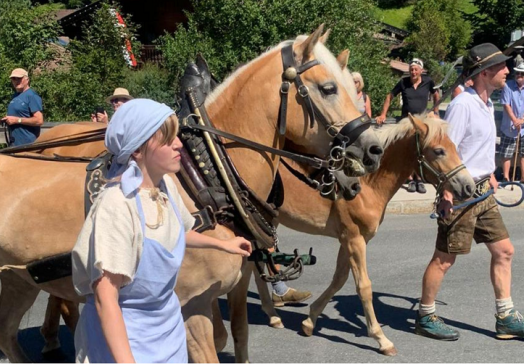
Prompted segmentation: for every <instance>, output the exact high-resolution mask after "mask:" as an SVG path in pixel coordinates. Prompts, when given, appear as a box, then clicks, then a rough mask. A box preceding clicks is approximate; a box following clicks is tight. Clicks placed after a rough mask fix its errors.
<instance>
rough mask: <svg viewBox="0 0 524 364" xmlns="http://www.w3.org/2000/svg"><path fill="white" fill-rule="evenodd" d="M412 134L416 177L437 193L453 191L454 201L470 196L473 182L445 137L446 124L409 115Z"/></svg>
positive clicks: (449, 141)
mask: <svg viewBox="0 0 524 364" xmlns="http://www.w3.org/2000/svg"><path fill="white" fill-rule="evenodd" d="M409 121H410V122H411V124H412V125H413V129H414V131H415V140H416V145H417V153H418V168H417V172H418V173H419V175H420V176H421V177H422V178H424V179H426V180H427V181H428V182H431V183H432V184H433V185H435V186H436V188H437V190H442V189H446V190H448V191H451V192H453V195H454V197H455V198H456V199H458V200H464V199H467V198H469V197H471V196H472V195H473V192H474V191H475V182H474V181H473V178H472V177H471V175H470V174H469V172H468V171H467V170H466V168H465V167H464V166H463V164H462V161H461V160H460V158H459V156H458V153H457V149H456V148H455V144H453V142H452V141H451V139H450V138H449V137H448V135H447V132H446V131H447V124H446V123H445V122H444V121H443V120H440V119H437V118H432V117H424V120H423V121H422V120H421V119H420V118H418V117H415V116H412V115H409Z"/></svg>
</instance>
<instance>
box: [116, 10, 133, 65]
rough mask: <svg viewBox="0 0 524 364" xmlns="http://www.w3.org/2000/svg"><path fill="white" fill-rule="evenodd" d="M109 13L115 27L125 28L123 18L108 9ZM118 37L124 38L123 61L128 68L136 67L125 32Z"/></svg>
mask: <svg viewBox="0 0 524 364" xmlns="http://www.w3.org/2000/svg"><path fill="white" fill-rule="evenodd" d="M109 12H110V13H111V15H112V16H113V19H114V24H115V27H117V28H119V29H122V28H125V27H126V23H125V21H124V18H122V16H121V15H120V14H119V13H118V11H116V10H115V9H109ZM120 36H121V37H122V38H124V45H123V46H122V52H123V53H124V59H125V60H126V62H127V64H128V65H129V67H136V65H137V62H136V59H135V55H134V54H133V49H132V47H131V42H130V41H129V39H128V38H127V35H126V34H125V32H123V31H122V32H120Z"/></svg>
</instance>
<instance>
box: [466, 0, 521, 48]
mask: <svg viewBox="0 0 524 364" xmlns="http://www.w3.org/2000/svg"><path fill="white" fill-rule="evenodd" d="M472 2H473V4H474V5H475V6H476V7H477V8H478V10H477V11H476V12H475V13H473V14H467V15H465V16H466V18H467V19H468V20H469V21H471V23H472V25H473V27H474V31H473V39H474V43H475V44H480V43H486V42H489V43H493V44H495V45H496V46H498V47H499V48H500V49H505V48H506V46H507V45H508V43H509V41H510V36H511V32H512V31H513V30H516V29H522V28H523V27H524V1H523V0H472Z"/></svg>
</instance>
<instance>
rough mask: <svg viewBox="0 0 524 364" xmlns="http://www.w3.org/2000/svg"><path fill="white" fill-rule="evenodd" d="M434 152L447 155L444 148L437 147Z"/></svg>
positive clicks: (440, 155)
mask: <svg viewBox="0 0 524 364" xmlns="http://www.w3.org/2000/svg"><path fill="white" fill-rule="evenodd" d="M433 153H435V155H438V156H439V157H442V156H444V155H446V151H445V150H444V148H435V149H434V150H433Z"/></svg>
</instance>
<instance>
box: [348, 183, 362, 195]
mask: <svg viewBox="0 0 524 364" xmlns="http://www.w3.org/2000/svg"><path fill="white" fill-rule="evenodd" d="M350 188H351V191H353V192H354V193H355V194H357V193H359V192H360V183H358V182H355V183H352V184H351V186H350Z"/></svg>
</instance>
